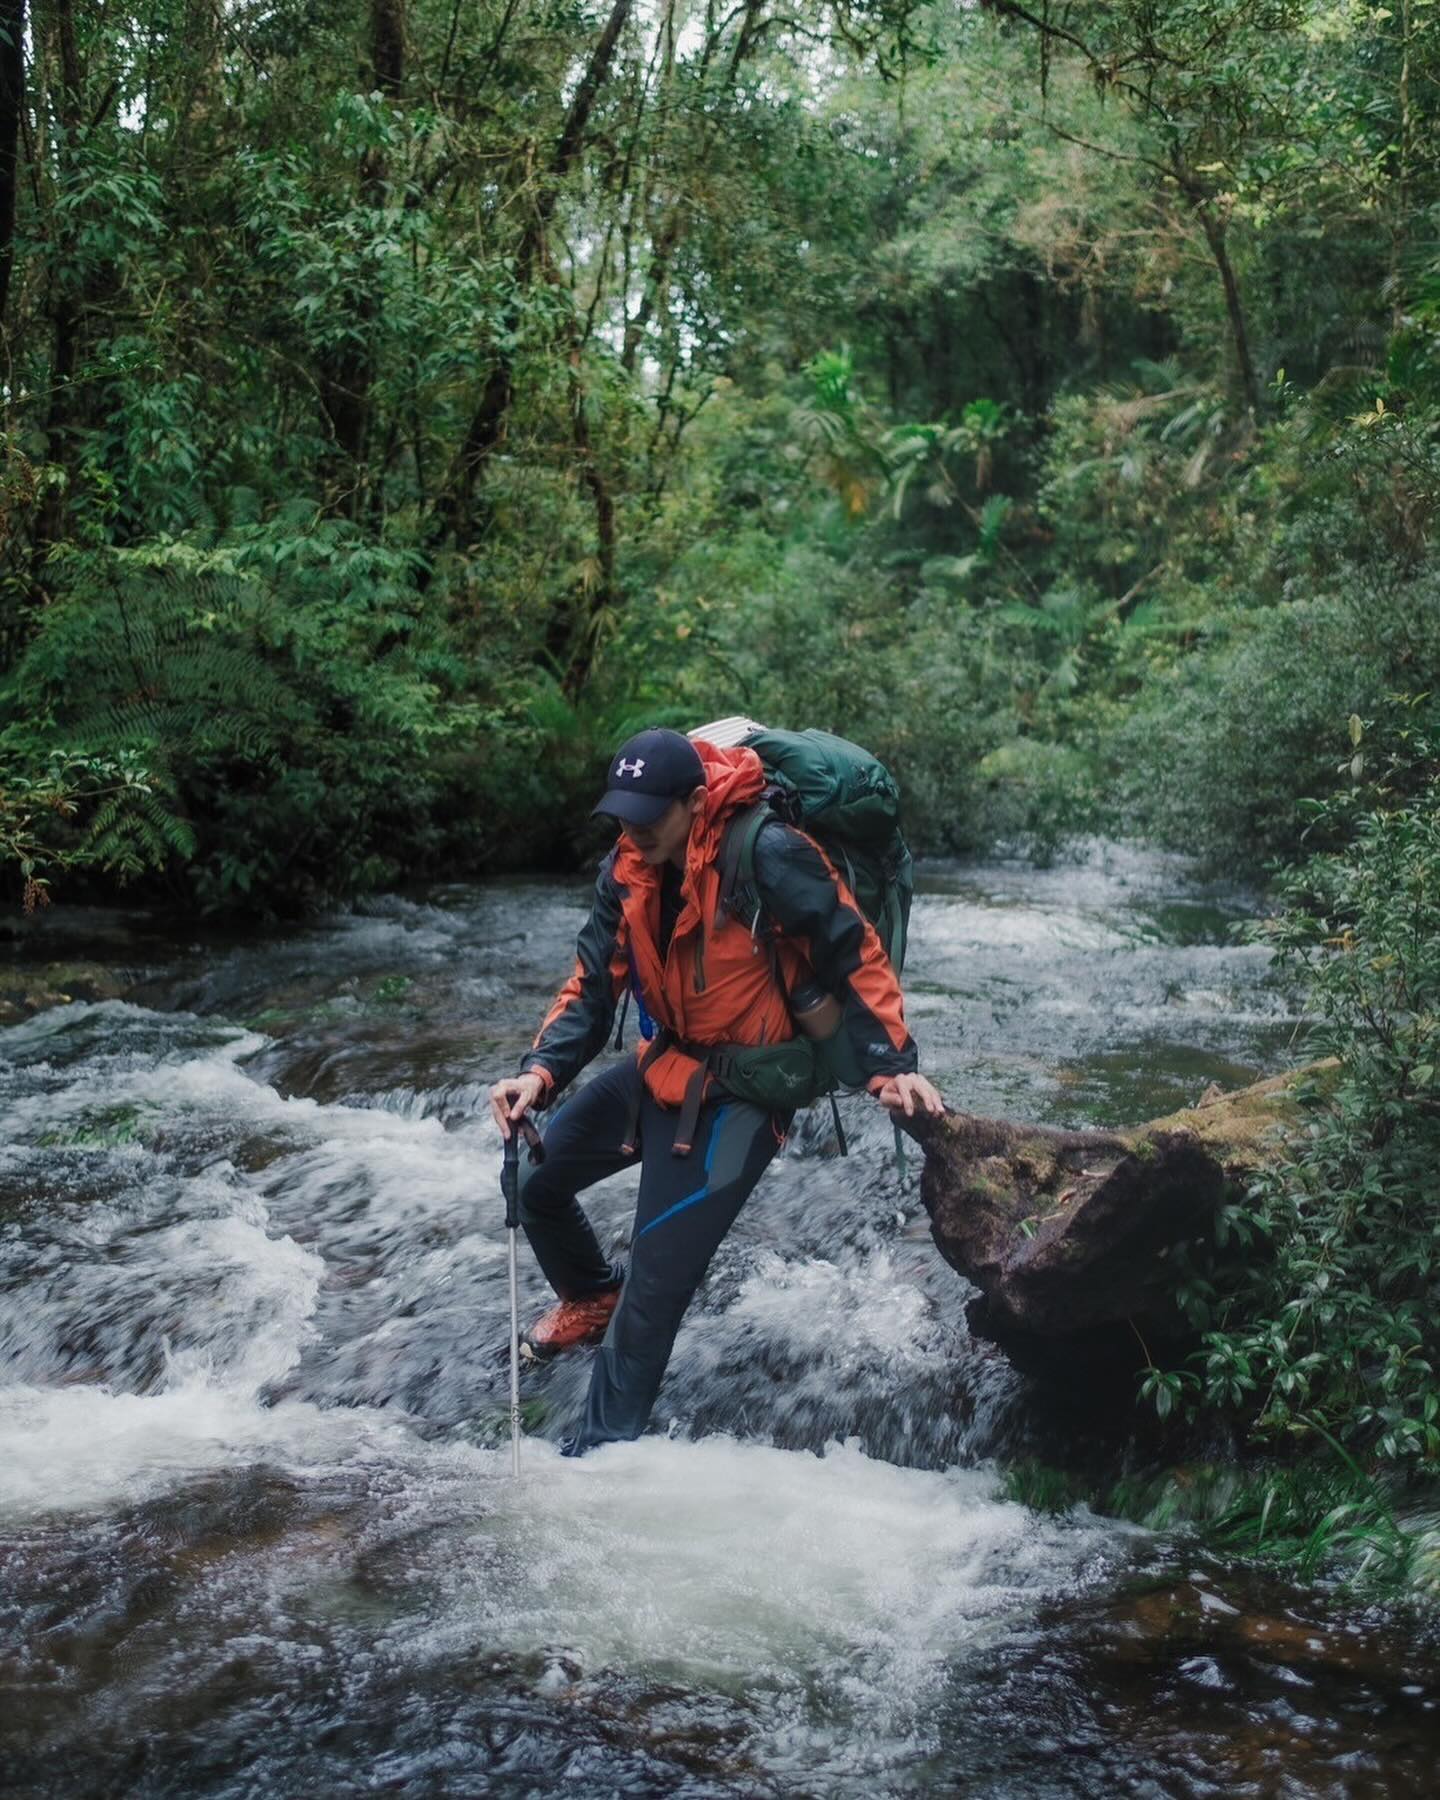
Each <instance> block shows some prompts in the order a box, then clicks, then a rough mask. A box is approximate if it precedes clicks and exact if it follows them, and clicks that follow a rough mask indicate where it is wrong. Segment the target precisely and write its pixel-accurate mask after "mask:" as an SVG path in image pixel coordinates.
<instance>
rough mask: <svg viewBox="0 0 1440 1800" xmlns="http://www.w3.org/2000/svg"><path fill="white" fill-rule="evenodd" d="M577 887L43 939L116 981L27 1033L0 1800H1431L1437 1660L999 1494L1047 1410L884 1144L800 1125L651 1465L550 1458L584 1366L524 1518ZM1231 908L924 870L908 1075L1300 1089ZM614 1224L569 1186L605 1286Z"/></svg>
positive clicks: (1223, 1569) (14, 1038) (720, 1280)
mask: <svg viewBox="0 0 1440 1800" xmlns="http://www.w3.org/2000/svg"><path fill="white" fill-rule="evenodd" d="M586 887H587V884H583V883H565V882H555V881H546V882H527V881H513V882H504V883H493V884H487V885H484V886H476V887H453V888H445V889H440V890H436V891H433V892H431V893H429V894H427V895H426V896H425V897H424V898H423V899H417V898H408V899H390V900H386V901H381V902H377V903H375V904H372V905H370V906H368V907H366V908H364V909H362V910H360V911H357V912H355V913H352V914H347V915H345V916H342V917H336V918H334V919H331V920H328V921H326V922H324V923H322V924H319V925H317V926H314V927H311V928H306V929H303V930H299V929H297V930H293V931H289V932H284V933H267V934H263V935H257V936H256V937H255V938H254V939H253V940H248V941H247V940H239V939H236V938H233V937H231V938H219V937H209V938H206V939H204V940H203V941H195V942H183V943H178V944H176V943H166V942H163V941H162V940H160V939H159V938H157V937H156V936H155V935H154V933H153V932H152V931H147V930H146V929H145V928H144V922H143V921H136V922H133V923H134V929H133V930H131V931H129V932H126V931H124V930H122V929H120V928H119V927H117V925H116V920H115V916H114V915H111V916H110V917H109V918H107V919H105V920H101V921H89V920H86V919H85V918H84V917H83V916H81V915H70V917H69V918H68V920H65V921H62V922H61V925H60V929H61V930H62V931H65V930H67V929H68V930H69V931H70V932H72V933H73V932H75V931H78V930H83V929H85V928H87V927H88V926H90V925H97V926H103V928H104V931H105V933H106V934H108V937H109V940H110V948H109V949H108V951H107V953H106V954H107V957H108V960H109V962H110V963H111V965H112V966H113V967H116V968H119V969H121V970H123V972H124V973H125V974H126V975H127V976H128V977H129V978H130V979H131V981H132V987H131V998H130V999H129V1000H128V1001H125V1002H109V1003H105V1004H100V1005H84V1004H78V1005H71V1006H66V1007H63V1008H59V1009H57V1010H54V1011H51V1012H48V1013H45V1014H42V1015H40V1016H38V1017H37V1018H35V1019H33V1020H31V1021H29V1022H28V1023H26V1024H24V1025H20V1026H15V1027H12V1028H10V1029H9V1030H6V1031H3V1032H0V1115H3V1124H4V1132H3V1149H0V1288H3V1300H0V1304H3V1312H0V1356H3V1362H0V1570H3V1586H0V1706H3V1710H0V1771H3V1773H0V1791H4V1792H6V1793H11V1792H13V1793H17V1794H51V1793H53V1794H57V1795H61V1794H63V1795H74V1794H116V1795H120V1794H124V1795H140V1796H161V1795H182V1794H197V1795H200V1794H203V1795H217V1796H221V1795H223V1796H237V1797H239V1796H252V1795H253V1796H259V1795H266V1796H269V1795H276V1794H293V1793H299V1792H301V1791H304V1790H309V1791H312V1792H314V1793H316V1794H319V1795H327V1796H328V1795H349V1794H357V1795H359V1794H369V1793H386V1792H389V1793H404V1794H415V1795H470V1794H476V1795H479V1794H487V1795H488V1794H495V1795H516V1796H519V1795H539V1794H548V1793H551V1792H558V1791H568V1790H569V1788H570V1787H571V1786H572V1785H573V1784H575V1783H581V1784H586V1785H587V1786H588V1789H589V1791H591V1792H594V1793H597V1794H607V1795H608V1794H620V1793H625V1794H654V1795H660V1794H681V1795H686V1796H709V1795H715V1796H720V1795H725V1796H732V1795H733V1796H743V1795H768V1794H776V1795H816V1796H827V1795H852V1794H853V1795H861V1794H866V1795H869V1794H910V1793H956V1794H959V1793H964V1794H993V1795H997V1796H1016V1797H1020V1796H1037V1797H1039V1796H1071V1795H1076V1796H1078V1795H1094V1794H1103V1793H1112V1792H1113V1793H1125V1794H1135V1795H1170V1794H1176V1795H1222V1794H1223V1795H1232V1794H1247V1795H1249V1794H1254V1795H1272V1794H1336V1795H1341V1794H1347V1795H1348V1794H1357V1795H1358V1794H1382V1793H1383V1794H1405V1793H1417V1794H1419V1793H1430V1792H1432V1791H1433V1789H1434V1770H1435V1767H1436V1762H1437V1753H1440V1716H1437V1710H1436V1709H1437V1700H1440V1679H1437V1667H1440V1665H1437V1656H1436V1648H1435V1644H1434V1642H1433V1640H1432V1639H1431V1638H1430V1637H1429V1636H1428V1635H1427V1631H1426V1629H1424V1628H1422V1627H1419V1626H1409V1627H1407V1626H1402V1625H1401V1624H1400V1623H1397V1622H1396V1621H1394V1620H1393V1619H1387V1618H1384V1617H1381V1616H1379V1615H1370V1614H1367V1613H1364V1612H1360V1611H1357V1610H1356V1609H1355V1607H1354V1605H1353V1604H1351V1603H1347V1602H1345V1601H1344V1600H1343V1598H1342V1597H1340V1596H1339V1595H1337V1594H1335V1593H1332V1592H1329V1591H1327V1590H1325V1589H1323V1588H1315V1589H1310V1590H1301V1589H1296V1588H1292V1587H1287V1586H1285V1585H1283V1584H1280V1583H1277V1582H1275V1581H1273V1580H1270V1579H1267V1578H1262V1577H1260V1576H1257V1575H1255V1574H1253V1573H1250V1572H1247V1571H1245V1570H1243V1569H1238V1568H1235V1567H1227V1566H1225V1565H1223V1564H1219V1563H1216V1562H1214V1561H1213V1560H1211V1559H1207V1558H1205V1557H1203V1556H1200V1555H1198V1554H1197V1553H1196V1552H1195V1551H1194V1549H1193V1546H1191V1545H1189V1544H1187V1542H1186V1541H1185V1540H1184V1538H1183V1537H1165V1536H1156V1535H1152V1534H1147V1533H1143V1532H1140V1531H1137V1530H1135V1529H1133V1528H1130V1527H1126V1526H1123V1525H1118V1524H1116V1523H1114V1522H1112V1521H1105V1520H1101V1519H1098V1518H1095V1517H1092V1516H1090V1515H1087V1514H1085V1513H1083V1512H1077V1513H1075V1514H1072V1515H1070V1516H1068V1517H1065V1518H1061V1519H1055V1518H1044V1517H1040V1516H1038V1515H1036V1514H1033V1513H1031V1512H1029V1511H1027V1510H1026V1509H1024V1508H1022V1507H1020V1506H1018V1505H1015V1504H1013V1503H1011V1502H1008V1501H1006V1500H1004V1499H1003V1498H1001V1496H1000V1482H999V1478H998V1476H997V1473H996V1467H997V1459H1000V1460H1002V1461H1003V1459H1004V1457H1005V1456H1007V1455H1009V1454H1014V1453H1016V1452H1018V1451H1021V1450H1023V1448H1024V1447H1025V1445H1026V1443H1027V1441H1028V1435H1027V1434H1028V1433H1029V1430H1030V1423H1029V1421H1030V1419H1031V1417H1032V1412H1033V1409H1032V1406H1031V1400H1030V1396H1029V1395H1028V1393H1027V1391H1026V1389H1025V1387H1024V1385H1023V1384H1022V1383H1021V1382H1020V1381H1019V1380H1018V1378H1017V1377H1015V1376H1014V1375H1013V1374H1012V1372H1011V1371H1010V1370H1009V1369H1008V1367H1007V1366H1006V1364H1005V1363H1004V1361H1003V1359H1001V1358H1000V1357H999V1356H998V1354H997V1353H996V1352H995V1351H994V1350H993V1349H991V1348H990V1347H988V1346H985V1345H982V1344H978V1343H973V1342H972V1341H971V1340H970V1339H969V1337H968V1335H967V1333H966V1330H965V1325H964V1312H963V1307H964V1300H965V1296H966V1289H965V1287H964V1284H963V1283H962V1282H961V1281H960V1279H959V1278H958V1277H957V1276H956V1275H955V1274H954V1273H953V1272H952V1271H950V1270H949V1269H948V1268H946V1267H945V1265H944V1264H942V1263H941V1262H940V1261H939V1259H938V1258H937V1256H936V1255H935V1253H934V1251H933V1249H932V1248H931V1247H930V1244H929V1240H928V1233H927V1232H926V1230H925V1228H924V1216H923V1212H922V1210H921V1209H920V1207H919V1203H918V1200H917V1197H916V1194H915V1186H914V1182H915V1178H914V1173H913V1170H912V1171H911V1173H910V1175H909V1176H908V1178H907V1179H906V1181H905V1182H904V1183H903V1184H902V1183H901V1182H900V1181H899V1179H898V1178H897V1175H896V1172H895V1168H894V1164H893V1161H892V1160H891V1158H890V1156H889V1143H890V1138H889V1130H888V1127H887V1126H886V1124H885V1122H884V1120H883V1119H882V1118H881V1116H880V1115H879V1114H878V1112H877V1111H876V1110H875V1109H874V1108H873V1106H872V1105H871V1104H870V1103H868V1102H865V1101H863V1100H853V1101H850V1102H847V1103H846V1114H847V1129H848V1131H849V1135H850V1140H851V1148H852V1154H851V1156H850V1157H849V1158H848V1159H843V1160H842V1159H841V1158H839V1157H838V1156H837V1155H836V1154H835V1145H834V1142H833V1134H832V1131H831V1128H830V1124H829V1117H828V1112H826V1111H825V1110H824V1109H815V1111H814V1112H813V1113H811V1114H809V1115H807V1116H805V1117H804V1118H803V1119H802V1121H801V1123H800V1125H799V1127H798V1128H797V1130H796V1132H795V1134H794V1136H793V1138H792V1140H791V1143H790V1144H789V1146H788V1147H787V1149H786V1151H785V1153H784V1154H783V1155H782V1157H781V1158H780V1159H779V1161H778V1162H777V1163H776V1165H775V1166H774V1167H773V1168H772V1170H771V1171H770V1173H769V1174H768V1175H767V1177H766V1179H765V1181H764V1183H763V1184H762V1186H761V1187H760V1188H759V1190H757V1192H756V1194H755V1195H754V1197H753V1198H752V1199H751V1201H750V1203H749V1204H748V1205H747V1207H746V1209H745V1212H744V1213H743V1214H742V1216H741V1219H740V1221H739V1223H738V1225H737V1226H736V1228H735V1230H734V1231H733V1232H732V1233H731V1235H730V1237H729V1239H728V1240H727V1241H726V1243H725V1245H724V1246H723V1247H722V1250H721V1252H720V1254H719V1256H718V1257H717V1259H716V1261H715V1263H714V1265H713V1267H712V1270H711V1273H710V1276H709V1278H708V1280H707V1282H706V1285H705V1288H704V1290H703V1291H702V1294H701V1296H700V1299H699V1301H698V1302H697V1304H696V1306H695V1307H694V1308H693V1309H692V1313H691V1316H690V1317H689V1319H687V1321H686V1324H685V1326H684V1328H683V1330H682V1332H681V1335H680V1338H679V1341H678V1343H677V1347H676V1352H675V1357H674V1360H673V1363H672V1366H671V1370H670V1374H669V1376H668V1377H667V1381H666V1385H665V1388H664V1390H663V1392H662V1395H661V1399H660V1404H659V1407H658V1409H657V1415H656V1426H657V1430H656V1433H655V1435H652V1436H650V1437H648V1438H646V1439H644V1440H642V1441H641V1442H640V1443H638V1444H634V1445H618V1446H612V1447H610V1448H608V1449H606V1450H604V1451H601V1452H598V1453H596V1454H594V1455H592V1456H590V1457H587V1458H585V1459H583V1460H582V1461H579V1462H573V1461H566V1460H564V1459H562V1458H560V1457H559V1456H558V1455H557V1454H556V1452H555V1449H554V1447H553V1445H554V1441H555V1440H556V1439H558V1438H559V1437H560V1436H561V1435H562V1434H563V1432H564V1429H565V1427H566V1425H567V1422H568V1420H569V1417H570V1415H571V1414H572V1412H573V1411H574V1409H575V1408H576V1406H577V1405H578V1402H579V1398H580V1395H581V1393H582V1392H583V1387H584V1383H585V1379H586V1375H587V1369H586V1363H585V1358H584V1356H583V1355H577V1356H574V1357H571V1358H568V1359H563V1360H562V1361H561V1362H559V1363H557V1364H555V1365H552V1366H551V1367H550V1368H547V1369H545V1370H542V1371H539V1372H538V1373H536V1374H533V1375H530V1376H527V1378H526V1379H527V1383H528V1385H527V1388H526V1391H525V1407H526V1416H527V1422H528V1424H529V1428H530V1433H531V1436H530V1438H529V1441H528V1442H527V1444H526V1447H525V1464H524V1473H523V1476H522V1479H521V1480H520V1481H519V1482H518V1483H516V1482H513V1481H512V1480H511V1479H510V1475H509V1452H508V1445H507V1444H506V1442H505V1441H504V1431H505V1429H506V1397H507V1382H508V1374H507V1369H506V1365H505V1360H504V1347H505V1341H506V1334H507V1329H508V1327H507V1319H508V1309H507V1293H506V1282H505V1243H504V1233H503V1231H502V1230H501V1229H500V1222H501V1203H500V1199H499V1194H498V1180H497V1176H498V1150H499V1144H498V1137H497V1135H496V1133H495V1132H494V1130H493V1128H492V1126H491V1125H490V1123H489V1122H488V1119H487V1118H486V1116H485V1110H484V1103H483V1095H484V1090H485V1087H486V1086H487V1084H488V1082H489V1081H490V1080H492V1079H494V1077H495V1076H496V1075H497V1074H500V1073H504V1072H507V1071H509V1070H511V1069H513V1068H514V1066H515V1064H516V1060H517V1058H518V1056H519V1054H520V1052H521V1050H522V1049H523V1048H524V1046H525V1044H526V1043H527V1042H528V1038H529V1035H530V1033H531V1032H532V1031H533V1028H534V1024H535V1022H536V1020H537V1019H538V1017H539V1015H540V1013H541V1012H542V1011H543V1008H544V1005H545V1003H546V1001H547V999H548V997H549V994H550V991H551V989H552V988H553V986H554V985H555V984H556V983H557V982H558V980H559V979H560V978H561V977H562V976H563V975H564V974H565V972H566V971H567V970H568V967H569V964H570V960H571V955H572V944H573V938H574V933H575V930H576V927H577V925H578V924H579V922H580V919H581V917H582V916H583V907H584V904H585V895H586ZM1245 904H1246V903H1245V900H1244V898H1243V896H1238V895H1233V894H1227V893H1223V892H1216V891H1213V890H1204V889H1201V888H1199V887H1197V886H1196V885H1195V884H1194V883H1193V882H1191V881H1190V880H1189V879H1188V878H1187V876H1186V874H1185V872H1184V870H1183V868H1181V867H1180V866H1179V865H1177V864H1174V863H1171V862H1167V861H1165V860H1162V859H1159V858H1154V857H1146V856H1140V855H1137V854H1135V853H1133V852H1129V851H1122V850H1117V849H1110V848H1106V847H1103V846H1101V847H1097V848H1096V849H1095V851H1094V852H1093V853H1092V854H1091V856H1090V857H1089V858H1088V860H1087V861H1086V862H1084V863H1083V864H1080V865H1062V866H1059V867H1057V868H1054V869H1051V870H1047V871H1037V870H1033V869H1027V868H1020V867H1008V866H994V867H984V868H975V867H955V866H944V865H941V866H935V867H931V868H930V869H928V870H927V871H925V873H924V875H923V876H922V881H921V894H920V898H919V899H918V901H917V906H916V913H915V919H914V929H913V943H912V951H911V964H910V970H909V973H908V977H907V987H908V990H909V994H910V1012H911V1019H912V1024H913V1026H914V1029H915V1031H916V1035H917V1037H918V1038H919V1039H920V1041H921V1045H922V1051H923V1054H924V1059H925V1063H926V1066H927V1068H928V1069H929V1071H930V1072H931V1073H932V1075H934V1077H935V1078H936V1079H937V1080H938V1081H939V1083H940V1085H941V1086H942V1087H943V1088H944V1090H945V1091H946V1093H947V1095H948V1096H949V1097H950V1098H951V1099H952V1101H953V1102H954V1103H955V1104H957V1105H961V1106H964V1107H966V1108H967V1109H969V1110H973V1111H979V1112H995V1113H1005V1114H1009V1115H1013V1116H1025V1117H1033V1118H1038V1119H1044V1120H1046V1121H1049V1122H1057V1123H1090V1122H1094V1123H1118V1122H1134V1121H1137V1120H1139V1119H1143V1118H1145V1117H1149V1116H1154V1115H1156V1114H1159V1113H1162V1112H1165V1111H1168V1110H1170V1109H1171V1108H1173V1107H1175V1106H1178V1105H1181V1104H1184V1103H1185V1102H1186V1101H1187V1100H1190V1099H1193V1098H1195V1097H1196V1096H1197V1095H1198V1094H1199V1092H1200V1091H1201V1090H1202V1089H1203V1088H1204V1087H1205V1086H1206V1085H1207V1084H1208V1083H1209V1082H1210V1081H1211V1080H1219V1081H1220V1082H1221V1083H1222V1084H1226V1085H1231V1084H1235V1083H1239V1082H1242V1081H1245V1080H1248V1079H1251V1078H1253V1077H1254V1076H1255V1075H1258V1074H1260V1073H1262V1072H1266V1073H1268V1072H1271V1071H1273V1070H1274V1069H1275V1068H1277V1067H1279V1066H1282V1065H1283V1064H1284V1063H1285V1062H1286V1061H1287V1060H1291V1059H1293V1058H1294V1057H1295V1056H1297V1055H1298V1054H1299V1051H1298V1047H1297V1046H1296V1044H1295V1041H1294V1040H1295V1031H1296V1026H1297V1024H1298V1021H1297V1019H1296V1017H1295V1016H1294V1010H1293V1003H1292V1001H1291V999H1290V998H1289V997H1288V996H1287V994H1286V993H1285V991H1284V990H1283V989H1282V988H1280V987H1279V986H1277V985H1276V984H1275V982H1274V981H1273V978H1272V977H1271V975H1270V972H1269V970H1268V967H1267V964H1266V960H1265V957H1264V955H1263V953H1261V952H1260V951H1258V950H1255V949H1250V948H1243V947H1238V946H1237V945H1236V944H1235V943H1234V941H1233V939H1232V937H1231V935H1230V932H1229V926H1230V924H1231V923H1232V922H1233V921H1234V920H1235V919H1236V918H1238V917H1240V916H1242V915H1243V913H1244V911H1245ZM52 933H53V928H52V927H47V934H52ZM36 953H38V954H40V955H60V954H73V953H74V945H73V942H66V943H65V944H64V945H63V947H50V948H47V947H46V943H45V942H42V943H41V945H40V946H39V947H38V949H37V952H36ZM634 1179H635V1178H634V1176H633V1175H631V1176H626V1177H620V1178H617V1179H616V1180H614V1181H612V1182H609V1183H606V1184H604V1185H603V1186H602V1187H600V1188H598V1189H595V1190H592V1198H593V1208H592V1210H593V1212H594V1214H595V1216H596V1219H597V1222H598V1224H599V1225H600V1227H601V1230H602V1235H604V1236H606V1237H607V1238H608V1239H609V1240H610V1241H612V1242H614V1243H615V1244H617V1245H619V1244H621V1243H623V1240H624V1234H625V1231H626V1228H627V1223H628V1210H629V1208H630V1206H631V1205H632V1203H633V1189H634ZM522 1289H523V1292H522V1305H523V1306H525V1307H526V1308H527V1309H531V1308H536V1307H538V1306H539V1305H540V1304H541V1303H542V1299H543V1290H542V1286H541V1284H540V1282H539V1280H538V1277H537V1275H536V1272H535V1271H534V1268H533V1265H532V1264H531V1262H530V1259H529V1257H528V1255H522Z"/></svg>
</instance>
